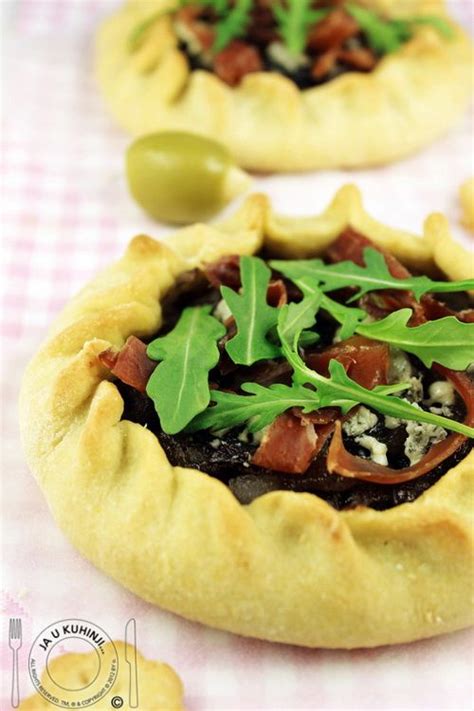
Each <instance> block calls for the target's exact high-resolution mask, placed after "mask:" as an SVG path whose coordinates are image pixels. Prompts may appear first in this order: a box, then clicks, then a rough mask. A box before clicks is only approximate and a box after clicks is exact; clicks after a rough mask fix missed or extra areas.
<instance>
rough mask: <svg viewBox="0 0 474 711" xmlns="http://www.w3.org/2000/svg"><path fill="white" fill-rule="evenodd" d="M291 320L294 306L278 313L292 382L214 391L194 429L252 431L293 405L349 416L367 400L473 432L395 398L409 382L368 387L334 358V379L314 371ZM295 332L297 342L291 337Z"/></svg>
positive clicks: (381, 408)
mask: <svg viewBox="0 0 474 711" xmlns="http://www.w3.org/2000/svg"><path fill="white" fill-rule="evenodd" d="M288 319H289V307H288V306H283V307H282V308H281V309H280V311H279V319H278V335H279V338H280V340H281V343H282V349H283V353H284V355H285V358H286V359H287V361H288V362H289V363H290V365H291V366H292V368H293V371H294V378H293V384H292V385H291V386H287V385H280V384H278V385H272V386H270V387H268V388H265V387H263V386H261V385H258V384H256V383H245V384H244V385H243V386H242V390H243V391H244V392H246V393H250V395H238V394H236V393H223V392H219V391H213V393H212V395H211V400H212V402H214V403H215V405H214V406H211V407H209V408H208V409H207V410H206V411H205V412H203V413H201V414H200V415H198V416H197V418H195V420H194V421H193V422H192V423H191V424H190V426H189V430H190V431H196V430H200V429H211V430H219V429H222V428H227V427H235V426H237V425H242V424H245V423H247V426H248V428H249V430H250V431H252V432H255V431H258V430H260V429H262V427H264V426H266V425H268V424H270V423H271V422H273V421H274V419H275V418H276V417H277V416H278V415H280V414H282V413H283V412H285V411H286V410H288V409H290V408H291V407H301V408H302V409H303V412H305V413H309V412H312V411H315V410H319V409H320V408H322V407H329V406H331V407H338V408H340V410H341V411H342V413H343V414H347V412H349V411H350V410H351V409H352V408H353V407H355V406H356V405H361V404H362V405H366V406H367V407H370V408H372V409H374V410H376V411H377V412H380V413H382V414H384V415H389V416H391V417H396V418H398V419H404V420H414V421H416V422H424V423H427V424H433V425H436V426H438V427H444V428H445V429H447V430H451V431H453V432H458V433H459V434H462V435H465V436H467V437H472V436H474V428H472V427H468V426H467V425H465V424H463V423H460V422H456V421H455V420H450V419H449V418H447V417H442V416H441V415H435V414H434V413H431V412H426V411H425V410H422V409H421V408H418V407H416V406H415V405H412V404H410V403H409V402H407V401H405V400H402V399H401V398H399V397H394V393H397V392H400V391H402V390H406V389H408V388H409V387H410V385H409V384H408V383H397V384H394V385H379V386H377V387H375V388H373V389H372V390H368V389H366V388H364V387H362V386H361V385H359V384H358V383H356V382H355V381H354V380H352V379H351V378H350V377H349V376H348V375H347V373H346V371H345V369H344V366H343V365H342V364H341V363H339V361H337V360H332V361H331V362H330V364H329V377H325V376H323V375H320V374H319V373H317V372H316V371H314V370H311V369H310V368H308V366H307V365H306V364H305V363H304V361H303V360H302V358H301V356H300V355H299V352H298V340H299V334H298V333H294V332H293V329H291V328H288V326H287V322H288ZM291 333H293V340H292V341H291V340H289V339H288V338H287V337H286V335H287V334H291Z"/></svg>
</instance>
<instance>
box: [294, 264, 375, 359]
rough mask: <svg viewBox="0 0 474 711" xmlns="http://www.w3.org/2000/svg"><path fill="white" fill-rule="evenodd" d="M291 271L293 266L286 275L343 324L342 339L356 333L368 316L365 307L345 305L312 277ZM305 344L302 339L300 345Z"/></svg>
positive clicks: (307, 296) (308, 296)
mask: <svg viewBox="0 0 474 711" xmlns="http://www.w3.org/2000/svg"><path fill="white" fill-rule="evenodd" d="M289 264H291V262H289ZM291 273H292V270H291V267H290V268H288V269H286V270H285V276H286V277H287V278H288V279H291V281H292V282H293V283H294V284H296V286H297V287H298V288H299V289H300V290H301V291H302V292H303V294H304V295H305V297H306V298H310V297H316V298H317V299H318V302H319V306H320V308H322V309H324V311H327V312H328V313H329V314H331V316H332V317H333V318H334V319H335V320H336V321H337V322H338V323H339V324H340V325H341V328H340V329H339V338H340V339H341V341H344V340H345V339H346V338H350V337H351V336H352V335H353V334H354V333H355V330H356V328H357V325H358V324H359V323H360V322H361V321H363V320H364V319H365V318H367V314H366V312H365V311H364V310H363V309H359V308H357V307H355V306H345V305H344V304H341V303H339V301H334V299H331V298H330V297H329V296H327V295H326V294H324V293H323V292H322V291H321V289H320V288H319V287H318V286H316V285H315V281H314V279H312V278H311V277H308V276H302V277H298V270H296V274H295V276H294V277H293V276H291ZM304 345H305V344H304V343H302V342H301V340H300V346H303V347H304Z"/></svg>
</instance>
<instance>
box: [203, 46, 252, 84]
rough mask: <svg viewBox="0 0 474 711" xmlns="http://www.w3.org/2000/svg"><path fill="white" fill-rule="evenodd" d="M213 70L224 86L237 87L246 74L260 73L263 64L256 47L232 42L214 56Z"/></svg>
mask: <svg viewBox="0 0 474 711" xmlns="http://www.w3.org/2000/svg"><path fill="white" fill-rule="evenodd" d="M213 69H214V71H215V73H216V74H217V76H218V77H219V79H222V81H224V82H225V83H226V84H228V85H229V86H237V84H240V82H241V80H242V79H243V78H244V77H245V76H246V75H247V74H252V73H253V72H261V71H262V70H263V62H262V60H261V57H260V53H259V51H258V49H257V48H256V47H254V46H253V45H251V44H248V42H242V41H241V40H234V41H233V42H231V43H230V44H229V45H227V47H226V48H225V49H223V50H222V52H219V53H218V54H216V56H215V57H214V63H213Z"/></svg>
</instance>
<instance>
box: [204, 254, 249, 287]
mask: <svg viewBox="0 0 474 711" xmlns="http://www.w3.org/2000/svg"><path fill="white" fill-rule="evenodd" d="M204 274H205V275H206V277H207V278H208V280H209V281H210V283H211V284H212V286H213V287H215V288H216V289H219V288H220V287H221V286H228V287H230V288H231V289H234V290H235V291H238V290H239V289H240V286H241V284H240V257H239V255H238V254H229V255H228V256H226V257H221V259H218V260H217V261H216V262H210V263H209V264H206V266H205V267H204Z"/></svg>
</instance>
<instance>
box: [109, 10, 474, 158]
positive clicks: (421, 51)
mask: <svg viewBox="0 0 474 711" xmlns="http://www.w3.org/2000/svg"><path fill="white" fill-rule="evenodd" d="M472 67H473V65H472V48H471V43H470V41H469V39H468V37H467V36H466V34H465V33H464V32H463V30H462V29H461V28H460V27H459V26H458V25H456V24H455V23H454V22H453V21H452V20H451V19H450V18H449V17H448V15H447V14H446V10H445V8H444V3H443V2H442V0H426V1H425V0H417V1H416V2H405V0H282V1H281V2H280V1H276V0H275V1H274V0H206V2H204V1H203V2H199V1H198V0H196V1H195V2H190V1H189V0H184V2H178V1H177V0H174V1H173V0H128V2H126V3H125V5H124V6H123V7H122V8H121V9H120V10H118V11H117V12H116V13H115V14H114V15H112V16H111V17H110V18H109V19H107V20H106V21H105V23H104V24H103V25H102V27H101V28H100V31H99V33H98V37H97V48H96V73H97V77H98V80H99V84H100V87H101V89H102V93H103V94H104V96H105V99H106V101H107V103H108V105H109V107H110V109H111V111H112V113H113V115H114V116H115V117H116V119H117V120H118V121H119V123H120V124H121V125H122V126H123V127H124V128H125V129H127V130H128V131H130V132H131V133H133V134H136V135H140V134H145V133H152V132H155V131H161V130H169V129H170V130H185V131H191V132H196V133H200V134H203V135H206V136H209V137H211V138H216V137H217V138H218V139H219V140H220V141H221V142H222V143H223V144H225V145H226V146H227V147H228V148H229V149H230V150H231V152H232V153H233V155H234V157H235V158H236V160H237V162H238V163H239V165H241V166H242V167H245V168H249V169H254V170H259V171H295V170H311V169H317V168H333V167H357V166H371V165H378V164H382V163H388V162H390V161H394V160H397V159H399V158H401V157H403V156H406V155H408V154H410V153H413V152H414V151H416V150H419V149H420V148H422V147H423V146H425V145H427V144H428V143H430V142H431V141H433V140H434V139H435V138H436V137H437V136H439V135H441V134H442V133H443V132H444V131H445V130H446V129H447V128H448V127H449V126H450V125H451V124H452V123H453V122H454V121H455V120H456V119H457V117H458V116H459V114H460V113H461V112H462V111H463V110H464V109H465V107H466V105H467V103H468V100H469V96H470V94H471V90H472Z"/></svg>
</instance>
